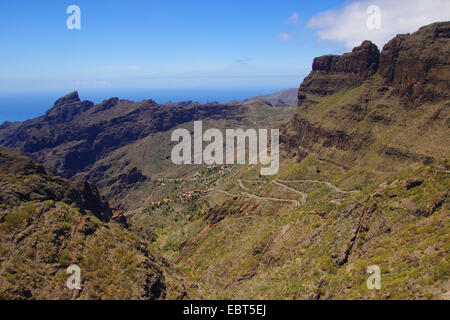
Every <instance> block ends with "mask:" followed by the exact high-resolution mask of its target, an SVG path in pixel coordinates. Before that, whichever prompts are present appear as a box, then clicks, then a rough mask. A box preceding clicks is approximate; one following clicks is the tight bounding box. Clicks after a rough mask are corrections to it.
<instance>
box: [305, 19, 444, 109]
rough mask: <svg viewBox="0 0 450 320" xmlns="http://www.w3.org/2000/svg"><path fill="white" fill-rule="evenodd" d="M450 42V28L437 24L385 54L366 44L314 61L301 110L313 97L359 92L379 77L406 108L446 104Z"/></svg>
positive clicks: (394, 44)
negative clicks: (373, 78)
mask: <svg viewBox="0 0 450 320" xmlns="http://www.w3.org/2000/svg"><path fill="white" fill-rule="evenodd" d="M449 38H450V23H449V22H438V23H434V24H431V25H428V26H425V27H422V28H420V29H419V30H418V31H417V32H415V33H413V34H401V35H398V36H396V37H395V38H394V39H392V40H391V41H389V42H388V43H387V44H386V45H385V46H384V48H383V51H382V52H381V54H380V52H379V50H378V48H377V47H376V46H375V45H374V44H373V43H371V42H370V41H364V42H363V43H362V44H361V46H359V47H356V48H354V49H353V51H352V52H351V53H345V54H343V55H341V56H337V55H326V56H322V57H318V58H315V59H314V62H313V65H312V72H311V73H310V74H309V75H308V77H306V78H305V80H304V81H303V83H302V84H301V86H300V89H299V92H298V96H299V106H305V107H308V106H311V105H313V104H314V99H311V97H309V96H310V95H319V96H325V95H331V94H334V93H335V92H338V91H341V90H347V89H350V88H354V87H357V86H359V85H361V84H362V82H364V81H365V80H367V79H368V78H370V77H371V76H373V75H374V74H375V73H377V72H378V73H379V74H380V75H381V77H382V78H383V79H384V80H385V84H386V85H387V86H392V87H393V88H394V89H395V93H396V94H397V95H398V96H399V97H400V99H401V102H402V105H403V106H404V107H406V108H409V109H410V108H414V107H417V106H419V105H421V104H423V103H426V102H436V101H440V100H443V99H448V98H449V93H448V92H449V90H448V86H449V85H448V84H449V83H450V66H449V65H448V61H449V60H450V41H449ZM380 90H385V89H384V88H380Z"/></svg>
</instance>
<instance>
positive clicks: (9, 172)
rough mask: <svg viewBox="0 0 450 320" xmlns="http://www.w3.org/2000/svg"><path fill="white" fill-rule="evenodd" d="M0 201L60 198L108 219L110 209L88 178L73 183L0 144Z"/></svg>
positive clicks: (11, 201)
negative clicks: (49, 172)
mask: <svg viewBox="0 0 450 320" xmlns="http://www.w3.org/2000/svg"><path fill="white" fill-rule="evenodd" d="M0 186H1V188H0V203H1V204H2V205H3V206H16V205H19V204H20V203H23V202H28V201H45V200H53V201H62V202H65V203H68V204H73V205H75V206H76V207H78V208H79V209H80V211H81V212H83V213H86V214H93V215H95V216H96V217H97V218H99V219H100V220H101V221H105V222H107V221H109V220H110V218H111V216H112V210H111V208H110V207H109V204H108V202H107V201H106V200H105V199H104V198H103V197H102V196H101V195H100V193H99V192H98V190H97V188H96V187H95V186H94V185H92V184H90V183H89V182H87V181H82V182H78V183H72V182H70V181H67V180H66V179H64V178H60V177H57V176H53V175H51V174H48V173H47V171H46V170H45V168H44V167H43V166H42V165H40V164H38V163H36V162H35V161H33V160H31V159H30V158H28V157H25V156H23V155H21V154H20V153H19V152H18V151H16V150H13V149H10V148H5V147H0Z"/></svg>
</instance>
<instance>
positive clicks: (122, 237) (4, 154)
mask: <svg viewBox="0 0 450 320" xmlns="http://www.w3.org/2000/svg"><path fill="white" fill-rule="evenodd" d="M449 61H450V23H449V22H440V23H434V24H431V25H428V26H424V27H422V28H420V29H419V30H418V31H417V32H415V33H413V34H402V35H398V36H396V37H395V38H393V39H392V40H391V41H389V42H388V43H387V44H386V45H385V46H384V48H383V49H382V50H381V51H380V50H379V48H378V47H377V46H376V45H375V44H373V43H371V42H370V41H364V42H363V43H362V44H361V45H360V46H358V47H356V48H354V49H353V50H352V52H350V53H345V54H343V55H326V56H322V57H318V58H316V59H314V61H313V63H312V71H311V73H310V74H309V75H308V76H307V77H306V78H305V79H304V81H303V82H302V83H301V84H300V87H299V89H288V90H284V91H281V92H278V93H275V94H272V95H264V96H257V97H253V98H250V99H248V100H245V101H240V102H233V103H227V104H219V103H207V104H200V103H197V102H192V101H187V102H181V103H172V102H169V103H166V104H163V105H159V104H157V103H156V102H154V101H153V100H144V101H141V102H133V101H128V100H121V99H118V98H111V99H108V100H105V101H103V102H102V103H100V104H98V105H95V104H94V103H92V102H90V101H82V100H81V99H80V97H79V95H78V93H77V92H72V93H69V94H67V95H66V96H64V97H62V98H60V99H58V100H57V101H56V102H55V103H54V105H53V107H52V108H50V109H49V110H48V111H47V112H46V114H45V115H43V116H41V117H38V118H34V119H31V120H27V121H24V122H12V123H11V122H5V123H3V124H2V125H1V126H0V145H3V146H4V147H1V148H0V159H1V160H2V161H1V163H0V199H1V205H0V239H1V243H0V298H4V299H42V298H50V299H115V298H119V299H186V298H188V299H442V298H443V297H448V295H449V288H450V280H449V279H450V274H449V270H450V263H449V261H448V252H449V249H450V248H449V243H450V241H449V240H450V239H449V235H450V232H449V231H450V219H449V202H448V190H449V189H450V188H449V186H450V180H449V176H448V175H449V172H450V171H449V170H450V163H449V155H450V154H449V150H450V149H449V145H450V135H449V133H450V131H449V126H450V115H449V110H450V108H449V107H450V99H449V83H450V66H449ZM197 120H202V122H203V126H204V130H206V128H218V129H221V130H224V129H226V128H244V129H245V128H279V129H280V142H281V146H280V148H281V154H280V157H281V159H280V161H281V162H280V171H279V172H278V174H276V175H274V176H269V177H263V176H260V174H259V165H184V166H177V165H175V164H173V163H172V161H171V159H170V151H171V148H172V147H173V145H174V143H173V142H172V141H170V134H171V132H172V131H173V130H175V129H177V128H187V129H188V130H190V131H192V129H193V122H194V121H197ZM71 264H77V265H79V266H80V268H81V270H82V273H83V278H82V279H83V280H82V289H81V290H75V291H71V290H69V289H67V288H66V287H65V281H66V277H67V274H66V271H65V270H66V268H67V267H68V266H69V265H71ZM373 265H376V266H379V267H380V269H381V279H382V286H381V289H379V290H369V289H368V287H367V286H366V280H367V278H368V277H369V275H368V274H367V268H368V267H369V266H373Z"/></svg>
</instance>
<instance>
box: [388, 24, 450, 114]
mask: <svg viewBox="0 0 450 320" xmlns="http://www.w3.org/2000/svg"><path fill="white" fill-rule="evenodd" d="M449 39H450V23H434V24H432V25H429V26H425V27H422V28H420V29H419V30H418V31H417V32H415V33H414V34H412V35H409V34H408V35H398V36H396V37H395V38H394V39H392V40H391V41H389V42H388V43H387V44H386V45H385V46H384V48H383V51H382V53H381V57H380V69H379V73H380V75H381V76H382V77H383V78H384V80H385V82H386V84H387V85H390V86H392V87H393V88H394V89H395V91H396V94H397V95H398V96H399V97H400V98H401V103H402V105H403V106H404V107H406V108H414V107H417V106H419V105H421V104H423V103H426V102H438V101H441V100H444V99H448V98H449V92H450V90H449V86H450V66H449V63H448V62H449V61H450V41H449Z"/></svg>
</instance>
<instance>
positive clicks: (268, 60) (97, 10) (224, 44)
mask: <svg viewBox="0 0 450 320" xmlns="http://www.w3.org/2000/svg"><path fill="white" fill-rule="evenodd" d="M70 5H76V6H78V7H79V8H80V13H81V16H80V21H81V24H80V27H81V28H80V29H68V27H67V19H68V18H69V17H70V16H71V14H70V13H69V14H68V13H67V12H66V10H67V8H68V7H69V6H70ZM373 5H375V6H377V7H378V8H379V12H378V13H377V11H373V10H372V11H370V10H369V11H368V8H369V6H373ZM372 9H373V8H372ZM377 14H378V18H377ZM374 17H375V18H374ZM369 18H371V19H372V20H371V21H372V22H371V26H372V27H370V26H368V22H367V20H368V19H369ZM449 18H450V0H396V1H390V0H389V1H388V0H371V1H365V0H360V1H346V0H313V1H311V0H309V1H299V0H295V1H294V0H208V1H206V0H147V1H138V0H127V1H124V0H109V1H99V0H86V1H85V0H71V1H63V0H40V1H29V0H14V1H9V0H0V44H1V50H0V93H10V94H12V93H24V92H34V91H38V92H44V91H52V90H53V91H60V92H63V91H64V90H66V91H70V90H75V89H77V90H80V89H81V90H83V89H86V90H88V89H89V90H95V89H99V90H100V89H109V90H114V89H139V88H153V89H156V88H165V89H168V88H169V89H170V88H173V89H176V88H184V89H186V88H210V89H213V88H227V87H230V88H232V87H239V88H247V87H248V88H252V87H254V88H256V87H261V88H262V87H264V88H274V89H275V88H288V87H298V85H299V84H300V82H301V81H302V79H303V78H304V77H305V76H306V75H307V74H308V73H309V71H310V69H311V63H312V60H313V58H314V57H316V56H320V55H323V54H329V53H335V54H340V53H343V52H346V51H349V50H351V48H352V47H353V46H355V45H358V44H359V43H361V42H362V41H363V40H366V39H368V40H372V41H374V42H375V43H376V44H377V45H379V46H380V47H381V46H383V45H384V44H385V43H386V42H387V41H388V40H389V39H390V38H392V37H393V36H395V35H396V34H397V33H405V32H414V31H416V30H417V29H418V27H420V26H422V25H425V24H428V23H431V22H435V21H444V20H450V19H449ZM373 19H378V20H376V21H375V23H374V22H373V21H374V20H373ZM377 21H378V22H379V23H378V24H377V23H376V22H377ZM373 26H375V27H373Z"/></svg>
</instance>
